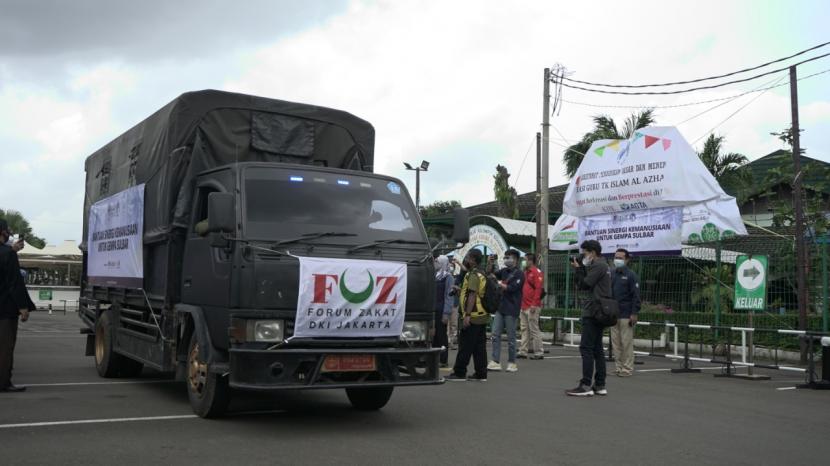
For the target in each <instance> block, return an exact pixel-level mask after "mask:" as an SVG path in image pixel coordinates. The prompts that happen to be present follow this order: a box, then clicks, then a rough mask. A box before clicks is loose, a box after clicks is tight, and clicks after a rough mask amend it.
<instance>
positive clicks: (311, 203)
mask: <svg viewBox="0 0 830 466" xmlns="http://www.w3.org/2000/svg"><path fill="white" fill-rule="evenodd" d="M244 202H245V234H246V236H248V237H250V238H257V239H260V238H263V239H269V240H270V239H273V240H280V239H284V238H293V237H296V236H300V235H303V234H306V233H308V232H320V231H336V232H339V233H346V234H351V235H354V236H351V235H342V236H340V237H337V238H335V239H334V241H336V242H338V243H343V244H360V243H365V242H367V241H375V240H391V239H396V240H407V241H419V242H420V241H425V239H424V237H423V234H422V233H421V229H420V226H419V225H418V223H417V221H416V220H415V217H414V215H415V214H414V209H413V206H412V203H411V201H410V200H409V198H408V197H407V196H406V194H405V191H403V189H402V188H401V186H400V185H399V184H398V183H396V182H394V181H390V180H386V179H378V178H372V177H367V176H360V175H343V174H335V173H326V172H317V171H303V170H302V169H300V170H296V169H295V170H290V169H284V168H265V167H250V168H248V169H246V170H245V187H244Z"/></svg>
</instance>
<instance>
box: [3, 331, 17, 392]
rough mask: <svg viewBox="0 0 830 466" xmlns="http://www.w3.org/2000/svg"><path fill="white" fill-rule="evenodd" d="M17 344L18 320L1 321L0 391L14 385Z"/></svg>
mask: <svg viewBox="0 0 830 466" xmlns="http://www.w3.org/2000/svg"><path fill="white" fill-rule="evenodd" d="M16 343H17V318H14V319H0V390H2V389H4V388H6V387H8V386H9V385H11V384H12V368H13V367H14V345H15V344H16Z"/></svg>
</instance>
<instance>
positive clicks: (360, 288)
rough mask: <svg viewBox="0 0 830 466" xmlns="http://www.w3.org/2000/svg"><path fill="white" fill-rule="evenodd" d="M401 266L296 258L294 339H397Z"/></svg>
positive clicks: (402, 307) (400, 316)
mask: <svg viewBox="0 0 830 466" xmlns="http://www.w3.org/2000/svg"><path fill="white" fill-rule="evenodd" d="M405 313H406V264H404V263H401V262H382V261H365V260H349V259H328V258H314V257H300V290H299V296H298V299H297V319H296V321H295V326H294V336H295V337H332V338H339V337H398V336H400V334H401V331H402V330H403V323H404V315H405Z"/></svg>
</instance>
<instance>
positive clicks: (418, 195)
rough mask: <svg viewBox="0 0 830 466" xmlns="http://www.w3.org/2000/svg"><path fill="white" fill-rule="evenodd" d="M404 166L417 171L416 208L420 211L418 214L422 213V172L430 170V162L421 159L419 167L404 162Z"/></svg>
mask: <svg viewBox="0 0 830 466" xmlns="http://www.w3.org/2000/svg"><path fill="white" fill-rule="evenodd" d="M403 166H404V167H406V169H407V170H413V171H415V209H416V210H417V211H418V214H420V213H421V172H425V171H428V169H429V162H427V161H426V160H422V161H421V165H420V166H417V167H413V166H412V165H410V164H408V163H406V162H404V163H403Z"/></svg>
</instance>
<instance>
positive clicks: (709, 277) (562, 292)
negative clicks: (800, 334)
mask: <svg viewBox="0 0 830 466" xmlns="http://www.w3.org/2000/svg"><path fill="white" fill-rule="evenodd" d="M756 231H757V230H756ZM827 243H828V239H827V237H824V238H818V239H812V238H811V239H809V241H808V245H809V247H808V260H807V291H808V300H807V312H808V329H812V330H822V331H825V332H826V331H828V324H829V323H830V322H828V304H830V303H828V291H830V286H828V268H829V267H830V257H829V256H828V244H827ZM571 255H573V253H571V254H566V253H551V254H550V255H549V256H548V261H549V264H550V266H549V276H548V293H549V301H548V305H549V306H550V307H551V308H553V309H556V310H557V311H556V312H557V313H558V314H557V315H560V316H568V317H577V316H579V308H580V306H579V298H578V293H577V290H576V287H575V283H574V280H573V270H572V268H571V267H570V265H569V257H570V256H571ZM739 255H765V256H767V257H768V259H769V268H768V271H767V293H766V308H765V309H764V310H763V311H757V312H755V313H753V314H752V315H750V313H749V312H748V311H736V310H734V308H733V301H734V293H735V291H734V287H735V262H736V259H737V257H738V256H739ZM630 267H631V269H632V270H633V271H634V272H636V273H637V275H638V276H639V277H640V292H641V297H642V301H643V305H642V312H643V314H642V317H641V319H643V320H657V321H664V320H668V321H671V322H677V323H696V324H706V325H722V326H726V325H740V326H748V325H749V324H750V319H752V321H751V323H752V326H754V327H758V328H762V327H763V328H790V329H797V328H798V299H797V296H798V294H797V291H798V290H797V286H796V279H795V276H796V261H795V246H794V241H793V237H792V236H786V235H779V234H773V233H771V232H770V233H763V234H753V235H750V236H743V237H732V238H726V239H720V240H718V241H714V242H709V243H702V244H697V245H693V246H684V248H683V252H682V255H678V256H640V257H634V258H633V259H632V262H631V264H630ZM647 316H648V317H647Z"/></svg>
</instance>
